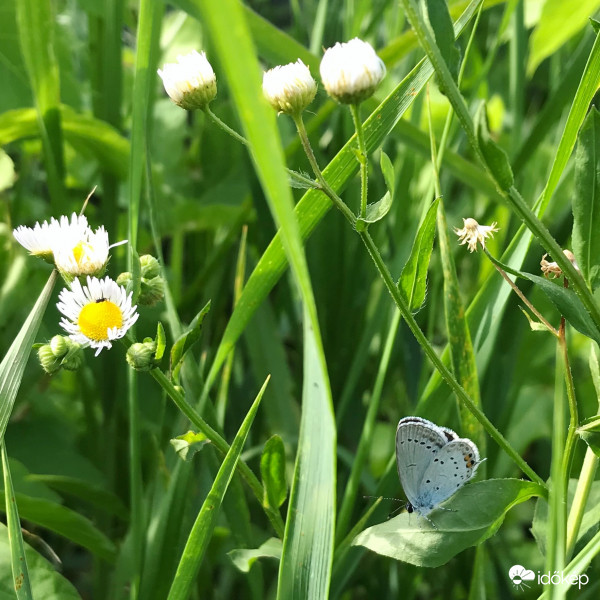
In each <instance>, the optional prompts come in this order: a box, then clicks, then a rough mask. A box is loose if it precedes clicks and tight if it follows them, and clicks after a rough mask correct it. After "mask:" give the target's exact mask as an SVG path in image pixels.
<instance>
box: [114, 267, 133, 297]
mask: <svg viewBox="0 0 600 600" xmlns="http://www.w3.org/2000/svg"><path fill="white" fill-rule="evenodd" d="M132 281H133V277H132V275H131V273H130V272H129V271H124V272H123V273H121V274H120V275H119V276H118V277H117V284H118V285H122V286H123V287H124V288H125V289H126V290H127V291H128V292H130V291H131V282H132Z"/></svg>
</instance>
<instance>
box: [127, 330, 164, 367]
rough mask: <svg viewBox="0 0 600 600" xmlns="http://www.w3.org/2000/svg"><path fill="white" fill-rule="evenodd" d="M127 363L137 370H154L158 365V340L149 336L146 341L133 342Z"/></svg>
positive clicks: (128, 351) (128, 352)
mask: <svg viewBox="0 0 600 600" xmlns="http://www.w3.org/2000/svg"><path fill="white" fill-rule="evenodd" d="M125 358H126V359H127V363H128V364H129V366H130V367H131V368H132V369H135V370H136V371H152V369H154V368H155V367H157V366H158V364H157V361H156V342H155V341H154V340H153V339H151V338H148V339H147V340H146V341H144V342H137V343H136V344H131V346H130V347H129V349H128V350H127V355H126V357H125Z"/></svg>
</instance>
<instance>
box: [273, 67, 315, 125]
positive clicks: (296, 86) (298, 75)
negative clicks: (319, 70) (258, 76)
mask: <svg viewBox="0 0 600 600" xmlns="http://www.w3.org/2000/svg"><path fill="white" fill-rule="evenodd" d="M262 87H263V93H264V95H265V98H266V99H267V100H268V101H269V103H270V104H271V106H272V107H273V108H274V109H275V110H277V111H279V112H283V113H287V114H290V115H295V114H296V115H297V114H300V113H301V112H302V111H303V110H304V109H305V108H306V107H307V106H308V105H309V104H310V103H311V102H312V101H313V99H314V97H315V94H316V93H317V82H316V81H315V80H314V79H313V76H312V75H311V74H310V70H309V68H308V67H307V66H306V65H305V64H304V63H303V62H302V61H301V60H300V59H298V60H297V61H296V62H295V63H290V64H288V65H280V66H278V67H275V68H274V69H269V70H268V71H267V72H266V73H264V75H263V85H262Z"/></svg>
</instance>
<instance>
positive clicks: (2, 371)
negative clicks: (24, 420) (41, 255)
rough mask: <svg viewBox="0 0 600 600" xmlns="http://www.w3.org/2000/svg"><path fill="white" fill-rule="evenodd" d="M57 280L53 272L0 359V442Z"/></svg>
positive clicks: (55, 272)
mask: <svg viewBox="0 0 600 600" xmlns="http://www.w3.org/2000/svg"><path fill="white" fill-rule="evenodd" d="M56 277H57V271H53V272H52V274H51V275H50V277H49V278H48V282H47V283H46V285H45V286H44V289H43V290H42V292H41V293H40V295H39V297H38V299H37V301H36V303H35V305H34V307H33V308H32V309H31V312H30V313H29V316H28V317H27V320H26V321H25V323H23V326H22V327H21V330H20V331H19V334H18V335H17V337H16V338H15V339H14V340H13V343H12V344H11V345H10V348H9V349H8V352H7V353H6V354H5V356H4V358H3V359H2V363H0V440H2V439H4V432H5V431H6V425H7V423H8V419H9V418H10V413H11V412H12V408H13V405H14V403H15V398H16V396H17V392H18V391H19V386H20V385H21V379H22V377H23V372H24V370H25V365H26V364H27V359H28V358H29V353H30V352H31V347H32V345H33V343H34V341H35V336H36V335H37V331H38V328H39V326H40V323H41V321H42V317H43V316H44V311H45V310H46V305H47V304H48V300H50V294H51V293H52V288H53V287H54V283H55V282H56Z"/></svg>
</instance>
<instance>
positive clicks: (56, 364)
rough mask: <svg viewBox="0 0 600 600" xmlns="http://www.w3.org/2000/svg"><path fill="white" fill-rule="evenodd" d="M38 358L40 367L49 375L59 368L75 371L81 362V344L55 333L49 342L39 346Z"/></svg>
mask: <svg viewBox="0 0 600 600" xmlns="http://www.w3.org/2000/svg"><path fill="white" fill-rule="evenodd" d="M38 358H39V360H40V364H41V366H42V368H43V369H44V371H46V373H48V374H49V375H53V374H54V373H57V372H58V371H60V369H66V370H67V371H76V370H77V369H79V367H80V366H81V365H82V363H83V355H82V352H81V346H80V345H79V344H78V343H77V342H74V341H72V340H70V339H69V338H68V337H63V336H62V335H55V336H54V337H53V338H52V339H51V340H50V343H49V344H44V345H43V346H40V348H39V349H38Z"/></svg>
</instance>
